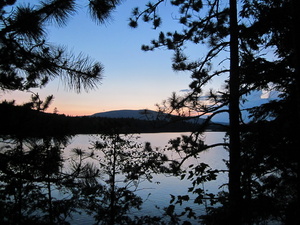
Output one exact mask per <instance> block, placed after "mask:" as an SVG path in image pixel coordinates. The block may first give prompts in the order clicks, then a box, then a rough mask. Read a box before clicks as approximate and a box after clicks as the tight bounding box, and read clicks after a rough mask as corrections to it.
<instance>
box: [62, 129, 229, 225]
mask: <svg viewBox="0 0 300 225" xmlns="http://www.w3.org/2000/svg"><path fill="white" fill-rule="evenodd" d="M181 135H189V133H149V134H140V135H138V136H140V138H139V139H138V142H141V143H144V142H150V143H151V146H152V148H153V149H154V148H156V147H157V148H158V149H163V148H165V146H166V145H167V144H168V141H169V140H170V139H172V138H176V137H179V136H181ZM224 136H225V133H224V132H206V133H205V135H204V140H205V143H206V144H207V145H209V144H215V143H222V142H223V139H224ZM96 139H97V136H89V135H77V136H75V137H74V138H73V139H72V141H71V144H70V145H69V146H68V147H67V149H66V150H65V152H64V154H65V157H68V154H70V149H72V148H81V149H87V148H88V147H90V146H91V145H90V144H91V142H92V141H93V140H96ZM167 154H168V156H169V157H173V158H176V157H178V156H177V155H176V154H174V153H171V152H168V153H167ZM224 159H228V152H227V151H226V150H225V149H224V148H223V147H215V148H212V149H210V150H207V151H205V152H203V153H200V154H199V158H198V159H190V160H189V161H188V162H187V164H196V163H200V162H204V163H207V164H208V165H210V167H211V168H213V169H221V170H223V169H224V170H225V169H227V168H226V166H225V163H224V161H223V160H224ZM227 180H228V177H227V174H220V175H219V176H218V178H217V180H215V181H211V182H208V183H205V184H203V185H204V188H205V189H206V190H207V191H208V192H213V193H217V192H218V191H221V190H223V189H224V188H226V187H222V188H220V186H221V185H222V184H224V183H227ZM189 187H191V184H190V181H188V180H180V179H179V178H178V177H172V176H166V175H162V174H160V175H155V176H154V178H153V182H151V183H150V182H143V183H141V184H140V185H139V189H140V191H138V192H136V194H137V195H139V196H141V197H142V198H143V199H144V201H145V202H144V204H143V206H142V210H140V211H137V210H136V211H132V212H131V213H132V215H152V216H153V215H158V216H159V215H160V216H161V215H162V214H163V208H164V207H167V206H168V205H169V203H170V199H171V198H170V194H172V195H174V196H176V195H186V194H188V192H187V190H188V188H189ZM193 197H194V196H192V195H190V198H191V199H193ZM186 206H189V207H191V208H193V209H194V210H195V211H196V212H197V214H201V213H204V211H205V206H204V205H196V204H192V201H191V202H188V203H186V204H183V205H182V206H181V207H182V208H185V207H186ZM176 207H177V206H176ZM177 210H178V212H180V207H179V206H178V209H177ZM71 224H81V225H83V224H93V219H92V218H90V217H89V216H87V215H84V214H81V215H74V217H73V221H72V222H71Z"/></svg>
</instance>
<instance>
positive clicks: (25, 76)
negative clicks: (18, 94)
mask: <svg viewBox="0 0 300 225" xmlns="http://www.w3.org/2000/svg"><path fill="white" fill-rule="evenodd" d="M76 2H77V1H75V0H51V1H41V2H40V3H39V4H38V5H31V4H30V3H28V4H24V5H17V6H15V4H16V1H15V0H12V1H1V4H0V10H1V11H0V24H1V30H0V44H1V49H0V88H1V89H2V90H28V89H30V88H33V87H43V86H45V85H46V84H47V83H48V82H49V80H52V79H54V78H55V77H60V78H61V79H63V80H64V82H65V84H66V86H68V87H69V88H70V89H74V90H76V91H77V92H80V91H81V90H82V89H85V90H89V89H91V88H93V87H96V85H97V82H98V81H99V80H100V79H101V77H102V73H103V66H102V65H101V64H100V63H98V62H93V60H91V59H89V57H86V56H84V55H83V54H80V55H78V56H74V55H73V54H70V53H67V51H66V49H65V48H63V47H58V46H53V45H50V44H49V43H47V41H46V31H45V29H46V26H47V25H48V24H49V23H50V24H56V25H58V26H64V25H66V23H67V19H68V18H69V17H70V16H71V15H72V14H74V13H75V12H76V10H77V4H76ZM120 2H121V1H120V0H91V1H88V6H89V12H90V14H91V16H92V19H94V20H95V21H96V22H99V23H104V22H105V21H106V20H107V18H109V16H110V13H111V12H112V10H113V9H114V8H115V7H116V5H117V4H119V3H120Z"/></svg>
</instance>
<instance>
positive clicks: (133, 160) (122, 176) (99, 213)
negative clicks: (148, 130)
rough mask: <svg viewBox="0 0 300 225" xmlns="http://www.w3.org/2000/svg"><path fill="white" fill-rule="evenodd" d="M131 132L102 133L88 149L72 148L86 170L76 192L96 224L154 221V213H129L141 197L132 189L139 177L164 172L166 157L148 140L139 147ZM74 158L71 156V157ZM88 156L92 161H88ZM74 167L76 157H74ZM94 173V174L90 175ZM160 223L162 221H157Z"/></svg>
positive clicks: (156, 219)
mask: <svg viewBox="0 0 300 225" xmlns="http://www.w3.org/2000/svg"><path fill="white" fill-rule="evenodd" d="M136 139H137V137H136V136H134V135H124V134H118V133H113V134H103V135H100V137H99V139H98V140H96V141H95V142H93V144H92V148H90V150H81V149H74V150H73V152H74V153H75V155H77V157H78V159H79V164H80V163H81V159H86V160H88V162H87V163H86V164H85V166H84V167H85V168H86V170H82V173H81V174H82V176H79V177H83V178H87V177H90V178H91V179H78V183H79V184H81V189H80V192H82V193H81V194H82V195H85V196H86V198H85V199H86V200H85V202H86V203H85V205H86V208H85V210H87V212H88V213H89V214H91V215H93V216H94V218H95V220H96V222H97V224H108V225H114V224H139V222H138V221H140V222H143V219H147V220H146V221H148V222H147V223H146V222H143V224H152V223H154V224H155V221H160V219H159V218H158V217H152V216H148V217H147V216H146V217H144V216H142V217H141V218H140V217H138V216H131V215H130V213H129V212H130V211H131V210H133V209H137V210H140V209H141V206H142V203H143V200H142V198H141V197H139V196H137V195H136V194H135V192H136V191H137V190H139V184H140V183H141V182H143V181H151V180H152V178H153V174H155V173H161V172H166V171H167V168H166V167H165V165H164V164H165V163H166V161H167V160H168V159H167V157H166V156H165V155H164V154H162V153H160V152H158V151H156V150H153V149H152V148H151V145H150V143H146V144H145V146H144V147H143V146H142V145H141V144H140V143H138V142H137V140H136ZM74 159H75V158H74ZM90 160H92V161H90ZM74 162H75V164H74V165H76V166H75V168H78V165H77V164H76V160H75V161H74ZM91 174H97V176H90V175H91ZM159 224H163V222H161V223H159Z"/></svg>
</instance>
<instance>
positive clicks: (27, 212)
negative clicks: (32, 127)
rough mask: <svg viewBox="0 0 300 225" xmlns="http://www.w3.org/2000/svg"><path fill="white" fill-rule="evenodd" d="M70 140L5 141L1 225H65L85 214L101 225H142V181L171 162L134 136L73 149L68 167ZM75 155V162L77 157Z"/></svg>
mask: <svg viewBox="0 0 300 225" xmlns="http://www.w3.org/2000/svg"><path fill="white" fill-rule="evenodd" d="M67 142H68V137H65V138H61V139H57V138H12V137H9V138H6V139H5V138H3V140H2V144H1V148H0V181H1V186H0V218H1V219H0V221H1V223H3V224H27V223H31V224H65V223H67V222H66V220H70V218H71V217H72V214H74V213H78V212H79V213H80V212H83V211H85V212H86V213H88V214H89V215H92V216H93V217H94V219H95V221H96V222H97V223H98V224H99V223H100V224H117V223H118V224H124V223H131V224H135V223H139V222H138V221H140V220H143V221H145V222H146V221H151V224H153V223H155V221H154V220H159V218H150V217H143V218H141V217H140V218H138V217H133V216H130V215H129V212H130V210H132V209H135V210H139V209H140V208H141V205H142V203H143V201H142V199H141V198H140V197H139V196H137V195H136V194H135V191H136V190H138V185H139V183H140V182H142V181H143V180H149V181H150V180H151V179H152V175H151V174H152V173H158V172H161V170H163V168H164V167H163V166H162V165H163V163H164V161H165V160H166V158H165V157H164V156H163V155H162V154H160V153H158V152H157V151H153V150H152V148H151V146H150V144H146V146H142V145H141V144H138V143H137V142H136V140H134V139H132V136H126V135H124V136H123V135H122V136H121V135H106V136H104V135H102V136H100V137H99V140H98V141H95V142H94V143H93V144H92V147H91V148H90V149H88V150H81V149H74V150H73V153H75V154H74V155H73V157H72V160H71V161H72V163H71V166H70V167H69V168H67V169H66V168H63V165H64V162H63V159H62V157H61V153H62V150H63V149H64V147H66V145H67ZM75 156H76V157H75Z"/></svg>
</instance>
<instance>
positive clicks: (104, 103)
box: [0, 0, 227, 116]
mask: <svg viewBox="0 0 300 225" xmlns="http://www.w3.org/2000/svg"><path fill="white" fill-rule="evenodd" d="M18 2H20V3H21V2H22V1H18ZM24 2H27V3H28V1H25V0H24ZM30 2H31V3H32V2H34V1H30ZM77 2H78V5H79V10H78V13H77V14H75V15H74V16H73V17H71V18H70V19H69V22H68V24H67V26H65V27H56V26H50V27H49V28H48V35H49V39H48V42H50V43H53V44H56V45H63V46H66V47H67V49H68V50H69V51H71V52H73V53H74V54H75V55H78V54H80V53H83V54H85V55H88V56H89V57H91V58H92V59H94V60H95V61H99V62H101V63H102V64H103V65H104V68H105V69H104V78H103V80H102V82H101V84H99V86H98V89H95V90H91V91H89V92H88V93H86V92H82V93H80V94H77V93H75V92H74V91H68V90H67V89H66V88H65V85H64V83H63V81H62V80H60V79H56V80H54V81H52V82H50V83H49V84H48V85H47V86H46V87H45V88H43V89H33V90H32V91H34V92H36V93H39V95H40V96H41V98H45V97H46V96H47V95H51V94H53V95H54V97H55V100H54V102H53V103H52V105H51V107H50V108H49V110H48V111H49V112H53V109H54V107H56V108H57V109H58V111H59V113H63V114H66V115H74V116H76V115H91V114H94V113H97V112H103V111H110V110H118V109H145V108H147V109H152V110H155V109H156V108H155V104H156V103H161V102H162V101H163V100H165V99H167V98H168V97H169V96H171V93H172V92H174V91H175V92H180V90H184V89H187V88H188V85H189V83H190V82H191V79H190V74H189V73H184V72H180V73H177V72H174V71H173V70H172V66H171V58H172V52H171V51H168V50H166V49H160V50H155V51H151V52H144V51H142V50H141V45H142V44H148V43H150V41H151V40H152V39H156V37H158V33H159V32H160V31H161V30H163V31H174V30H176V29H177V30H181V27H180V25H178V24H177V22H176V21H175V20H174V17H175V14H174V13H173V12H176V8H174V7H170V6H167V5H165V6H163V7H161V8H160V11H159V13H160V14H161V15H162V18H163V24H162V27H161V28H159V29H157V30H153V29H152V28H151V24H145V23H143V22H141V23H140V24H139V27H138V28H137V29H132V28H130V27H129V26H128V22H129V17H130V15H131V11H132V8H134V7H136V6H141V8H143V5H144V4H145V3H147V2H148V0H145V1H143V0H126V1H124V3H123V4H121V5H120V6H118V7H117V9H116V10H115V12H114V13H113V14H112V17H111V19H110V20H109V21H107V22H106V24H104V25H103V24H102V25H97V24H95V22H94V21H92V20H91V19H90V17H89V14H88V11H87V7H84V6H85V5H87V0H79V1H77ZM174 10H175V11H174ZM188 50H189V51H188V56H190V57H191V58H193V59H195V57H196V58H201V57H202V56H204V55H205V53H206V51H205V47H204V46H201V45H196V46H189V49H188ZM226 57H227V56H226V55H224V56H223V58H224V59H225V58H226ZM223 58H222V59H221V60H223ZM225 63H226V62H225ZM222 80H223V78H222V77H221V78H218V79H217V80H215V81H214V82H212V83H210V84H209V86H208V87H207V89H209V88H214V89H220V88H221V87H222ZM1 95H2V96H1ZM30 95H31V94H30V93H23V92H13V93H8V94H4V95H3V94H2V93H0V98H2V99H3V98H6V99H8V100H10V99H17V103H20V104H21V103H23V102H26V101H28V100H29V98H30Z"/></svg>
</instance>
